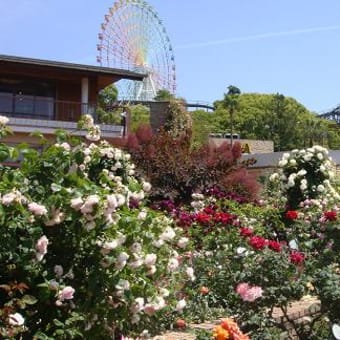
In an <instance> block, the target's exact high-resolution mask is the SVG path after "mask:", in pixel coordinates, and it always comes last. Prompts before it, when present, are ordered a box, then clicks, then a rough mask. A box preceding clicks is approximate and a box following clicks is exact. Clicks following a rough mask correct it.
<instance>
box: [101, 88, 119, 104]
mask: <svg viewBox="0 0 340 340" xmlns="http://www.w3.org/2000/svg"><path fill="white" fill-rule="evenodd" d="M117 98H118V89H117V87H116V85H115V84H111V85H109V86H106V87H105V88H104V89H103V90H101V91H100V92H99V94H98V104H99V105H100V106H101V107H102V108H105V107H107V106H113V105H114V104H115V103H116V102H117Z"/></svg>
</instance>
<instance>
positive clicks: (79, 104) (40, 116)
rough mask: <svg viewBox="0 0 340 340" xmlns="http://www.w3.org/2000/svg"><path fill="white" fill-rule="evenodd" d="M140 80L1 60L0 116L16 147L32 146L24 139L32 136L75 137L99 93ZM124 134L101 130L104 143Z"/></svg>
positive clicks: (91, 69)
mask: <svg viewBox="0 0 340 340" xmlns="http://www.w3.org/2000/svg"><path fill="white" fill-rule="evenodd" d="M144 76H145V75H143V74H140V73H136V72H131V71H126V70H121V69H114V68H107V67H100V66H90V65H80V64H74V63H66V62H59V61H51V60H40V59H32V58H22V57H16V56H8V55H0V115H5V116H7V117H9V118H10V122H9V126H10V127H11V128H12V130H13V131H14V132H15V138H16V139H19V140H20V141H25V142H31V140H30V137H28V133H31V132H33V131H36V130H38V131H40V132H41V133H43V134H44V135H48V136H53V132H54V131H55V130H56V129H65V130H68V131H74V130H76V128H77V126H76V122H77V121H78V120H79V118H80V116H81V114H91V115H95V112H96V105H97V96H98V93H99V91H100V90H102V89H103V88H105V87H106V86H108V85H110V84H112V83H114V82H117V81H119V80H120V79H130V80H140V81H142V80H143V78H144ZM125 128H126V126H121V125H120V126H113V125H105V126H101V130H102V135H103V137H104V138H105V139H108V140H110V139H115V138H121V137H122V134H123V132H124V131H125ZM12 138H13V137H12ZM11 141H12V140H10V138H9V140H8V142H11ZM13 142H16V140H13Z"/></svg>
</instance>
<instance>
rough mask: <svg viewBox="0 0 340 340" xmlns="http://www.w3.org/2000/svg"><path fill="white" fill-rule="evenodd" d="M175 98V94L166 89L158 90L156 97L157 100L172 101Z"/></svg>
mask: <svg viewBox="0 0 340 340" xmlns="http://www.w3.org/2000/svg"><path fill="white" fill-rule="evenodd" d="M173 99H175V96H174V95H173V94H172V93H171V92H170V91H169V90H166V89H161V90H158V91H157V94H156V96H155V98H154V100H155V101H170V100H173Z"/></svg>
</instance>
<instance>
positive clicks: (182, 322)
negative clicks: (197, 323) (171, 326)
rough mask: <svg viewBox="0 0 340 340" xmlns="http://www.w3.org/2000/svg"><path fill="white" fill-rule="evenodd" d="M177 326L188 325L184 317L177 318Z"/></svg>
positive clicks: (183, 326)
mask: <svg viewBox="0 0 340 340" xmlns="http://www.w3.org/2000/svg"><path fill="white" fill-rule="evenodd" d="M176 327H177V328H185V327H186V323H185V320H183V319H177V320H176Z"/></svg>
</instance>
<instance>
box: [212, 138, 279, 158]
mask: <svg viewBox="0 0 340 340" xmlns="http://www.w3.org/2000/svg"><path fill="white" fill-rule="evenodd" d="M209 140H211V141H212V142H214V143H215V144H216V145H221V144H222V143H224V142H230V139H227V138H211V137H210V138H209ZM234 142H239V143H241V145H242V147H243V148H244V149H246V147H248V148H249V153H250V154H253V153H254V154H255V153H271V152H274V142H273V141H271V140H253V139H234Z"/></svg>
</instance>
